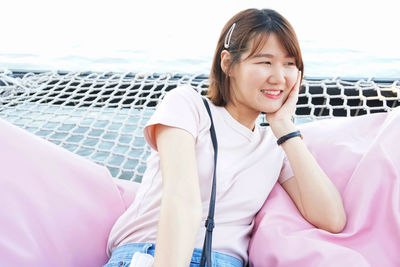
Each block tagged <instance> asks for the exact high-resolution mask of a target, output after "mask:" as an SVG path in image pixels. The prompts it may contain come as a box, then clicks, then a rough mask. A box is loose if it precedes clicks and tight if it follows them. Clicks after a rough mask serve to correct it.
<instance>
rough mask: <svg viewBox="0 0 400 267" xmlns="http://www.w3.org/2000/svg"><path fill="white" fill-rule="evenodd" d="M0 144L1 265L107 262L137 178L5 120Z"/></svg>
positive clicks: (0, 129)
mask: <svg viewBox="0 0 400 267" xmlns="http://www.w3.org/2000/svg"><path fill="white" fill-rule="evenodd" d="M0 149H1V151H0V170H1V174H0V188H1V194H0V203H2V204H1V205H0V218H1V219H0V237H1V238H0V266H71V267H72V266H74V267H77V266H85V267H87V266H93V267H99V266H101V265H102V264H104V263H105V262H106V261H107V256H106V242H107V238H108V234H109V232H110V230H111V227H112V225H113V223H114V222H115V220H116V219H117V218H118V217H119V216H120V215H121V214H122V213H123V212H124V211H125V209H126V207H127V205H129V204H130V202H131V201H133V198H134V193H135V191H136V188H137V184H135V183H130V184H129V185H128V184H126V183H124V182H123V181H119V182H118V185H117V184H116V183H114V179H113V178H112V177H111V176H110V174H109V172H108V170H107V169H106V168H105V167H101V166H99V165H97V164H94V163H93V162H91V161H89V160H87V159H84V158H82V157H80V156H77V155H75V154H73V153H71V152H68V151H67V150H65V149H62V148H60V147H58V146H56V145H54V144H52V143H50V142H47V141H45V140H43V139H42V138H40V137H37V136H35V135H33V134H31V133H28V132H27V131H24V130H21V129H19V128H17V127H15V126H13V125H11V124H10V123H8V122H6V121H4V120H1V119H0Z"/></svg>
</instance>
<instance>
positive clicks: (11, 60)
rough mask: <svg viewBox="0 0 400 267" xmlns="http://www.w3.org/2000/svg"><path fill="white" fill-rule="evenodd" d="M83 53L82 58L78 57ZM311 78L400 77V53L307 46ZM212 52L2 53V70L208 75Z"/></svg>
mask: <svg viewBox="0 0 400 267" xmlns="http://www.w3.org/2000/svg"><path fill="white" fill-rule="evenodd" d="M78 53H79V54H78ZM303 58H304V62H305V75H306V76H307V77H355V78H359V77H364V78H365V77H375V78H396V79H398V78H399V77H400V52H399V51H397V52H396V53H382V54H379V55H378V54H376V53H373V52H368V51H365V50H361V49H360V50H355V49H346V48H336V47H333V46H332V47H329V46H325V47H319V46H317V45H316V44H315V43H313V42H312V41H309V42H304V43H303ZM211 61H212V51H211V52H210V51H209V50H207V51H202V50H198V51H196V53H193V54H190V55H187V54H186V55H181V54H180V53H179V52H177V51H171V53H168V51H167V55H164V56H163V57H160V55H159V54H157V53H154V51H152V50H151V49H148V50H146V49H138V50H135V49H115V50H112V51H108V52H107V53H106V54H105V55H104V56H101V57H98V56H97V55H90V54H89V53H85V49H82V50H79V49H78V50H77V51H76V53H66V54H63V53H62V51H60V54H59V55H57V56H54V55H42V54H35V53H4V52H3V53H1V52H0V70H1V69H14V70H44V71H48V70H65V71H100V72H103V71H106V72H109V71H112V72H134V73H138V72H146V73H153V72H157V73H163V72H177V73H189V74H208V73H209V70H210V65H211Z"/></svg>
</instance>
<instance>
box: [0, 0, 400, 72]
mask: <svg viewBox="0 0 400 267" xmlns="http://www.w3.org/2000/svg"><path fill="white" fill-rule="evenodd" d="M0 1H1V2H2V3H1V6H2V8H1V9H2V10H1V16H0V25H2V27H1V36H2V38H1V39H2V40H1V42H0V68H1V67H7V66H4V65H2V64H1V59H2V57H1V55H3V56H4V55H5V54H19V55H21V54H22V55H25V56H28V57H29V55H30V54H31V55H32V57H33V58H35V57H37V58H38V60H39V61H40V60H41V59H40V58H46V59H48V60H51V59H54V58H56V59H57V60H59V61H60V62H64V63H62V64H66V65H62V66H58V68H59V69H68V67H65V66H71V67H70V68H73V66H76V64H77V63H76V64H75V65H74V64H73V63H72V62H71V59H72V61H73V58H74V57H75V58H76V62H79V57H80V56H82V57H90V58H92V59H93V58H94V59H96V58H98V59H99V61H101V60H102V59H104V58H121V57H124V55H125V54H123V53H128V52H129V51H135V53H136V57H140V56H142V57H147V56H148V55H146V53H142V54H141V53H140V51H141V50H143V51H149V50H150V51H152V52H151V56H152V57H154V58H156V59H158V60H160V61H168V60H169V59H170V58H172V57H181V58H191V57H192V56H193V55H194V56H200V57H210V56H211V55H212V54H213V51H214V48H215V44H216V40H217V38H218V35H219V33H220V30H221V29H222V26H223V25H224V23H225V22H226V21H227V20H228V19H229V18H230V17H231V16H232V15H234V14H235V13H237V12H238V11H240V10H242V9H245V8H249V7H257V8H272V9H275V10H277V11H278V12H280V13H281V14H282V15H284V16H285V17H286V18H287V19H288V20H289V21H290V22H291V23H292V24H293V26H294V28H295V30H296V32H297V34H298V36H299V39H300V42H301V45H302V47H303V48H304V46H305V47H306V48H308V49H314V48H315V49H317V48H318V49H323V48H324V47H330V48H343V49H348V50H357V51H366V52H367V53H368V54H369V55H371V56H375V57H389V58H390V57H392V56H393V57H395V58H398V59H400V49H398V47H399V44H400V35H399V34H398V32H399V29H398V26H399V25H400V23H399V13H398V10H399V4H397V2H400V1H397V0H379V1H368V0H335V1H322V0H302V1H299V0H263V1H258V0H254V1H243V0H241V1H237V0H202V1H190V0H186V1H184V0H157V1H154V0H153V1H149V0H147V1H146V0H141V1H136V0H131V1H128V0H113V1H108V0H107V1H103V0H96V1H94V0H69V1H59V0H35V1H32V0H20V1H13V0H0ZM309 40H312V43H311V44H310V43H309V42H308V41H309ZM307 46H310V47H307ZM130 53H132V52H130ZM33 55H34V56H33ZM38 55H39V57H38ZM314 56H315V55H314ZM310 57H313V55H310ZM26 58H27V57H25V58H24V59H21V60H26ZM67 59H68V60H69V62H67V61H66V60H67ZM15 60H18V57H17V58H16V59H15ZM62 60H64V61H62ZM143 60H146V58H143ZM321 60H323V58H322V59H321ZM21 63H23V62H21ZM122 63H124V62H122ZM125 64H132V63H131V62H129V61H128V62H125ZM154 64H157V61H156V60H155V61H154ZM109 66H111V67H110V70H113V69H112V65H109ZM76 67H79V66H76Z"/></svg>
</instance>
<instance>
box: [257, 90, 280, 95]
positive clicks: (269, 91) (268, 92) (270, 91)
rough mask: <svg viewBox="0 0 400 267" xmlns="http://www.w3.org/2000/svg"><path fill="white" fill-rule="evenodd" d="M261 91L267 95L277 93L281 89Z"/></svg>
mask: <svg viewBox="0 0 400 267" xmlns="http://www.w3.org/2000/svg"><path fill="white" fill-rule="evenodd" d="M262 92H263V93H267V94H269V95H279V94H280V93H281V91H275V90H262Z"/></svg>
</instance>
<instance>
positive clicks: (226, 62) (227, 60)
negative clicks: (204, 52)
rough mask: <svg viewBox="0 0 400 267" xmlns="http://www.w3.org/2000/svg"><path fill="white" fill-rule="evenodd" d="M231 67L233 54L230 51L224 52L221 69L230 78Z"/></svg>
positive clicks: (222, 53)
mask: <svg viewBox="0 0 400 267" xmlns="http://www.w3.org/2000/svg"><path fill="white" fill-rule="evenodd" d="M230 65H231V53H229V52H228V50H222V52H221V69H222V71H223V72H224V73H225V74H226V75H228V76H229V73H228V72H229V66H230Z"/></svg>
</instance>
